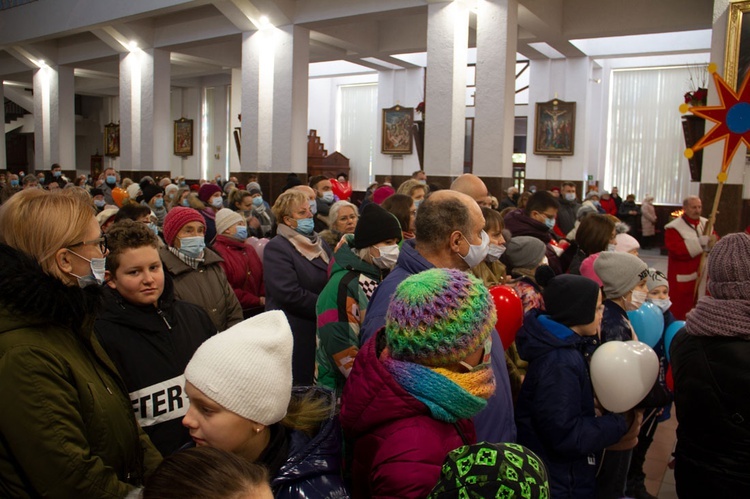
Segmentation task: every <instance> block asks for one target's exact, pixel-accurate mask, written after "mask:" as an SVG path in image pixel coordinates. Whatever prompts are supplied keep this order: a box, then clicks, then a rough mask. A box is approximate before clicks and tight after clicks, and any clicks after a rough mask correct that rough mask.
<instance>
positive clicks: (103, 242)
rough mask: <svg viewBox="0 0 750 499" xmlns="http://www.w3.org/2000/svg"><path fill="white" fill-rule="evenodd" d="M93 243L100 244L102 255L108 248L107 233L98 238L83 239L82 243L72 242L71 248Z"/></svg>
mask: <svg viewBox="0 0 750 499" xmlns="http://www.w3.org/2000/svg"><path fill="white" fill-rule="evenodd" d="M92 244H98V245H99V249H100V250H101V252H102V255H103V254H105V253H106V252H107V250H108V247H107V234H102V235H101V237H98V238H96V239H92V240H91V241H81V242H80V243H76V244H71V245H70V247H71V248H75V247H76V246H89V245H92Z"/></svg>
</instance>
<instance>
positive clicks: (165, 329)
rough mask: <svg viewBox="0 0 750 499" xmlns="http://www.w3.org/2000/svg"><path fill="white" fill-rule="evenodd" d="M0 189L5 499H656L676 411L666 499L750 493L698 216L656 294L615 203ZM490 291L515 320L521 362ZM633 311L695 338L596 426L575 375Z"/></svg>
mask: <svg viewBox="0 0 750 499" xmlns="http://www.w3.org/2000/svg"><path fill="white" fill-rule="evenodd" d="M27 179H28V181H27ZM388 180H390V179H388ZM0 184H2V186H1V187H0V196H1V197H2V206H0V253H2V257H3V258H2V262H3V264H2V265H0V278H1V280H2V283H3V286H1V287H0V396H3V399H4V400H6V401H8V403H7V404H6V405H5V409H4V410H3V411H2V413H1V414H0V432H1V433H0V435H1V438H0V496H3V497H38V496H50V497H125V496H129V497H142V498H144V499H147V498H152V497H153V498H156V497H159V498H167V497H175V498H177V497H181V498H184V497H196V498H197V497H208V498H211V497H216V498H218V497H259V498H260V497H263V498H267V497H276V498H287V497H288V498H292V497H321V498H323V497H331V498H344V497H355V498H356V497H413V498H423V497H434V498H447V497H526V498H548V497H552V498H558V497H559V498H564V497H570V498H589V497H590V498H594V497H596V498H603V499H607V498H620V497H633V498H636V499H643V498H650V497H653V496H652V495H650V494H649V493H648V491H647V490H646V487H645V480H644V479H645V475H644V473H643V463H644V459H645V455H646V452H647V451H648V448H649V445H650V443H651V440H652V439H653V434H654V431H655V427H656V424H657V423H658V422H661V421H664V420H666V419H667V418H669V417H670V408H671V407H672V397H673V395H672V393H673V392H674V400H675V406H676V410H677V416H678V418H679V420H680V427H679V429H678V437H679V439H678V445H677V450H676V452H675V456H676V479H677V489H678V493H679V494H680V497H687V498H690V497H711V496H715V497H727V498H733V497H745V496H746V495H747V492H748V490H750V471H748V470H750V467H748V466H747V465H748V464H750V460H749V459H748V455H750V452H749V451H748V448H747V445H746V442H747V438H748V436H749V435H748V430H747V428H746V424H745V422H746V420H747V418H748V417H750V412H749V411H748V408H747V407H746V405H747V389H748V386H750V379H749V378H748V376H747V375H746V374H745V370H743V369H742V368H743V366H744V365H746V364H745V361H746V359H747V355H748V350H747V349H748V347H747V345H749V344H750V343H748V342H747V339H748V337H747V333H746V332H745V328H744V324H745V322H746V321H745V320H743V319H746V318H747V316H748V314H747V311H748V307H750V305H748V303H750V302H749V301H748V300H750V271H748V270H747V266H746V263H745V262H746V261H747V258H748V257H750V235H748V234H731V235H726V236H725V237H723V238H721V239H719V238H718V236H717V235H716V234H715V233H714V234H713V235H705V232H706V230H705V226H706V223H707V220H706V219H705V218H701V216H700V215H701V208H702V206H701V202H700V199H699V198H697V197H689V198H687V199H686V200H685V201H684V203H683V214H682V215H681V216H680V217H678V218H676V219H675V220H674V221H672V222H671V223H669V224H667V225H666V227H663V230H664V234H665V245H666V247H667V249H668V250H669V272H668V275H664V274H663V273H661V272H659V271H657V270H655V269H653V268H649V267H648V265H647V264H646V263H644V262H643V260H641V259H640V258H639V256H638V251H639V249H640V248H642V247H643V248H648V247H651V246H653V245H654V244H655V241H654V235H655V234H656V232H657V228H658V229H662V227H657V217H656V214H655V210H654V207H653V204H652V203H653V198H652V197H650V196H647V197H646V199H644V200H643V203H642V204H640V205H637V204H636V202H635V196H633V195H628V196H626V198H625V199H624V200H623V199H621V198H620V197H619V195H618V192H617V188H616V187H613V188H612V190H611V192H607V191H604V190H602V191H599V190H590V191H589V192H588V193H586V194H585V196H583V199H582V201H579V196H578V193H577V187H576V184H575V183H574V182H563V183H562V185H561V187H560V188H557V187H553V188H551V189H550V190H537V189H536V188H535V187H533V186H532V187H530V188H529V190H528V191H526V192H524V193H520V192H519V191H518V189H517V188H516V187H511V188H509V189H508V190H507V192H506V197H505V198H504V199H502V201H500V202H498V200H497V199H496V198H495V197H494V196H492V195H491V193H490V192H489V191H488V189H487V187H486V186H485V184H484V182H483V181H482V180H481V179H480V178H479V177H476V176H474V175H471V174H464V175H461V176H460V177H458V178H457V179H455V180H454V181H453V182H452V184H451V185H450V186H445V187H447V188H441V186H439V185H434V184H428V182H427V175H426V174H425V172H423V171H418V172H415V173H414V175H413V176H412V178H411V179H409V180H406V181H404V182H402V183H401V184H400V185H397V186H395V187H394V186H393V185H391V183H390V182H389V181H387V182H385V183H382V184H373V185H371V186H370V187H369V188H368V189H367V192H366V193H365V195H364V197H363V198H360V199H355V198H356V197H357V196H354V197H352V190H351V188H350V186H349V184H348V177H347V176H346V174H343V173H342V174H340V175H338V176H337V177H336V178H335V179H329V178H326V177H323V176H314V177H311V178H310V179H309V181H308V183H307V185H305V184H303V183H302V180H301V179H300V178H298V176H297V175H295V174H290V176H289V178H288V182H287V184H286V185H285V186H284V189H283V192H281V194H279V195H278V196H276V198H275V199H267V198H266V197H264V193H263V190H262V189H261V186H260V184H259V183H258V177H257V175H251V176H249V177H248V178H247V182H246V183H245V184H241V183H240V182H239V180H238V179H237V178H235V177H231V178H229V179H227V180H226V181H223V179H222V178H221V176H219V175H217V176H216V177H215V178H214V179H212V180H210V181H201V182H198V183H189V182H187V181H186V179H185V178H184V177H178V178H174V179H170V178H161V179H158V178H157V179H154V178H151V177H148V176H146V177H143V178H141V179H138V182H134V181H133V179H128V178H121V176H120V174H119V173H118V172H116V171H115V170H114V169H112V168H108V169H106V170H105V171H104V172H103V173H102V175H101V177H100V178H99V179H95V180H92V179H90V178H86V177H85V176H83V177H79V178H76V179H75V180H74V181H70V180H69V179H68V178H66V176H65V175H64V174H63V173H62V169H61V168H60V166H59V165H52V167H51V168H50V171H49V172H45V173H39V174H29V175H26V176H23V175H15V174H8V175H5V176H2V175H0ZM342 186H343V188H342ZM706 257H707V258H706ZM703 260H707V264H706V265H705V267H706V269H707V274H708V291H709V292H710V296H705V297H702V298H700V299H699V300H697V304H696V297H697V296H698V295H697V294H696V293H694V292H693V291H694V290H695V287H696V283H697V282H700V274H701V272H702V268H703V263H701V262H702V261H703ZM495 286H505V287H508V288H510V289H511V290H512V291H510V292H511V293H514V294H515V295H517V296H518V298H519V300H520V302H521V306H522V308H523V313H524V316H523V322H522V325H521V327H520V328H519V329H518V330H517V331H515V332H514V337H515V341H512V342H511V343H510V344H503V341H501V339H500V337H499V336H498V332H497V328H498V325H499V324H502V323H503V322H504V321H507V320H508V318H507V317H505V316H504V315H503V313H502V311H501V310H500V309H499V308H498V306H496V304H495V300H494V298H493V295H492V293H491V292H490V289H494V287H495ZM646 302H650V303H651V304H652V305H653V306H655V307H658V310H659V312H660V313H661V314H662V315H663V318H664V322H663V323H664V331H665V332H666V331H667V329H668V328H669V327H670V326H671V325H672V324H673V323H674V322H675V321H676V320H685V321H686V325H685V327H684V328H682V329H681V330H680V332H679V333H677V335H676V336H675V337H674V341H673V342H671V349H670V345H669V342H668V341H666V334H663V335H662V338H661V339H660V340H659V341H658V344H657V345H656V346H655V347H654V350H655V352H656V354H657V355H658V357H659V377H658V379H657V382H656V384H655V385H654V388H653V389H652V390H651V392H650V393H649V395H648V396H647V397H646V398H645V399H644V400H643V401H642V402H641V403H639V404H638V405H637V406H635V407H633V408H631V409H630V410H627V411H625V412H622V413H615V412H611V411H609V410H607V409H605V408H604V407H603V406H602V404H601V403H600V402H599V395H601V394H600V393H595V391H594V388H593V385H592V381H591V374H590V370H589V362H590V360H591V357H592V356H593V354H594V352H595V351H596V350H597V348H598V347H599V346H600V345H601V344H603V343H607V342H622V341H630V340H637V339H638V334H637V331H635V328H634V327H633V324H632V323H631V320H630V315H629V314H628V312H629V311H635V310H638V309H639V308H641V307H643V306H644V304H645V303H646ZM514 329H515V328H514ZM670 353H671V359H669V356H670ZM672 373H673V374H672ZM672 378H673V380H674V384H672V381H671V379H672ZM704 401H705V402H704ZM707 420H711V421H712V424H711V425H706V424H705V421H707ZM514 494H515V495H514Z"/></svg>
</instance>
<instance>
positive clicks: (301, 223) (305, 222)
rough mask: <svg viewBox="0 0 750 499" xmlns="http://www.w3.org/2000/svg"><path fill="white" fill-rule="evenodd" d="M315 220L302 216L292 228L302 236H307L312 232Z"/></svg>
mask: <svg viewBox="0 0 750 499" xmlns="http://www.w3.org/2000/svg"><path fill="white" fill-rule="evenodd" d="M314 228H315V222H314V221H313V219H312V218H302V219H298V220H297V228H296V229H294V230H296V231H297V232H299V233H300V234H302V235H303V236H309V235H310V234H312V233H313V229H314Z"/></svg>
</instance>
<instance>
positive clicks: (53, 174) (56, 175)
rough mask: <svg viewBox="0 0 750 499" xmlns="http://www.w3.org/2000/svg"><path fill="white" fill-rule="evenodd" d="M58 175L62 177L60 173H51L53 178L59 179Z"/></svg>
mask: <svg viewBox="0 0 750 499" xmlns="http://www.w3.org/2000/svg"><path fill="white" fill-rule="evenodd" d="M60 175H62V172H61V171H56V172H52V176H53V177H55V178H60Z"/></svg>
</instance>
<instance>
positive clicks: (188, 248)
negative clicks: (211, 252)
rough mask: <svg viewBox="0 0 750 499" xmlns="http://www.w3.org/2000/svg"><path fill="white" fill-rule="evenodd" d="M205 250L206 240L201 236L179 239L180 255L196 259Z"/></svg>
mask: <svg viewBox="0 0 750 499" xmlns="http://www.w3.org/2000/svg"><path fill="white" fill-rule="evenodd" d="M204 249H206V240H205V239H204V237H203V236H194V237H181V238H180V253H182V254H183V255H187V256H189V257H190V258H198V257H199V256H201V253H203V250H204Z"/></svg>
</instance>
